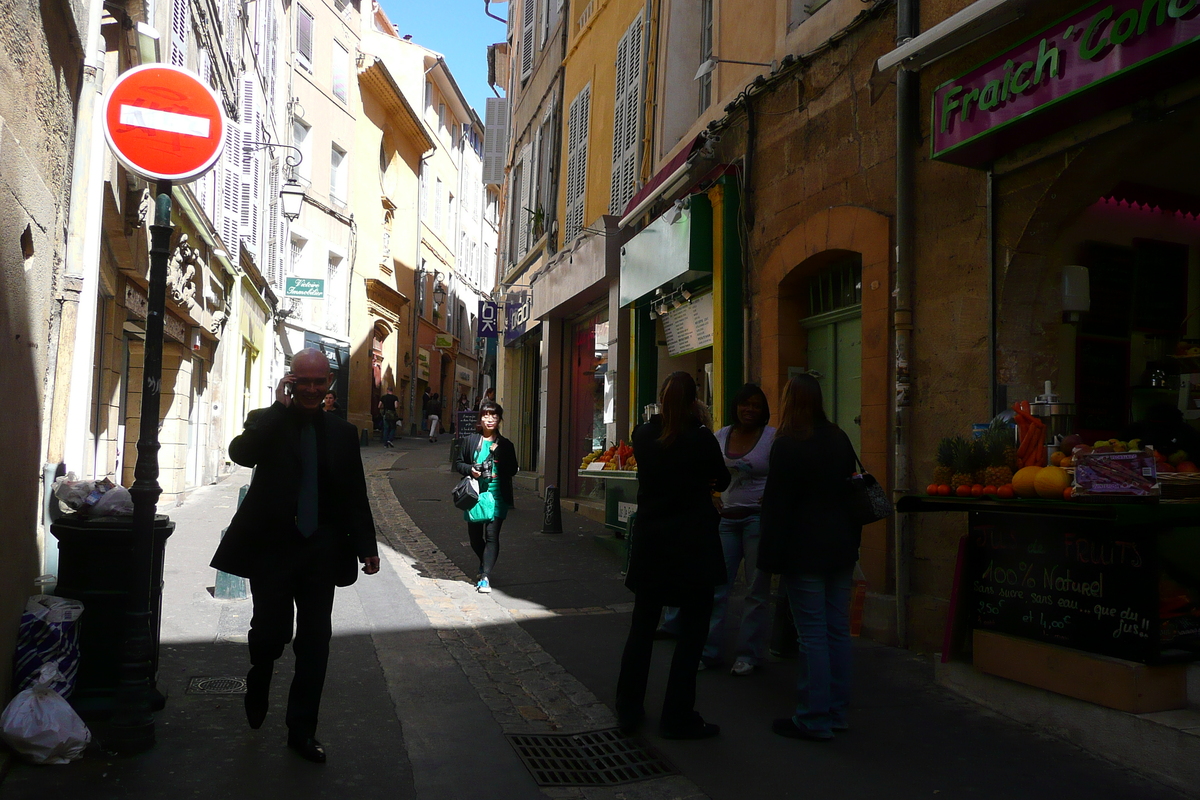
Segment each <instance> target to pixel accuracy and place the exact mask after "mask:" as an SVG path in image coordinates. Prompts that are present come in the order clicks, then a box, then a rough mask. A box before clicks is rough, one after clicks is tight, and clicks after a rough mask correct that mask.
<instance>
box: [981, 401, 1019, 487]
mask: <svg viewBox="0 0 1200 800" xmlns="http://www.w3.org/2000/svg"><path fill="white" fill-rule="evenodd" d="M984 436H985V437H987V438H988V439H991V438H995V439H997V440H999V441H1001V442H1003V443H1004V460H1003V461H1000V462H994V464H993V465H995V466H998V465H1000V464H1003V465H1004V466H1006V467H1008V471H1009V474H1010V475H1011V474H1012V473H1015V472H1016V471H1017V470H1018V469H1019V468H1020V466H1021V465H1020V463H1019V462H1018V461H1017V437H1016V432H1015V431H1014V430H1013V426H1012V423H1011V422H1010V421H1009V420H1007V419H1004V418H1003V417H1001V416H1000V415H996V416H995V417H993V418H992V422H991V424H990V425H988V429H987V431H985V432H984ZM1005 483H1009V481H1005ZM996 485H997V486H1002V485H1003V484H1000V483H997V484H996Z"/></svg>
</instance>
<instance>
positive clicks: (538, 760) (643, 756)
mask: <svg viewBox="0 0 1200 800" xmlns="http://www.w3.org/2000/svg"><path fill="white" fill-rule="evenodd" d="M505 738H507V739H508V741H509V744H511V745H512V746H513V749H514V750H516V751H517V755H519V756H520V757H521V762H522V763H523V764H525V768H526V769H528V770H529V773H530V774H531V775H533V779H534V781H536V782H537V785H538V786H613V785H616V784H621V783H633V782H634V781H645V780H650V779H651V778H660V777H662V776H664V775H677V774H679V771H678V770H677V769H675V768H674V767H673V766H671V765H670V764H669V763H667V762H666V761H665V760H664V759H663V757H662V756H660V755H659V754H658V753H656V752H654V751H653V750H651V749H650V748H649V747H647V746H646V745H644V744H642V743H641V742H639V741H637V740H636V739H630V738H628V737H626V736H624V735H622V734H621V732H620V731H618V730H617V729H616V728H610V729H607V730H602V731H590V732H588V733H539V734H525V733H506V734H505Z"/></svg>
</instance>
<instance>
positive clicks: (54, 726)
mask: <svg viewBox="0 0 1200 800" xmlns="http://www.w3.org/2000/svg"><path fill="white" fill-rule="evenodd" d="M61 678H62V676H61V675H59V672H58V667H56V666H55V665H53V664H46V665H44V666H43V667H42V668H41V670H39V671H38V681H37V683H36V684H35V685H34V686H32V687H30V688H28V689H26V690H24V691H22V692H18V693H17V696H16V697H14V698H13V699H12V702H10V703H9V704H8V708H6V709H4V713H3V714H0V738H3V739H4V741H5V742H7V743H8V746H9V747H11V748H12V749H13V750H16V751H17V752H18V753H20V754H21V756H22V757H23V758H24V759H25V760H26V761H30V762H32V763H34V764H68V763H70V762H72V761H75V760H76V759H79V758H82V757H83V751H84V750H86V749H87V746H88V743H89V742H91V741H92V732H91V731H89V730H88V727H87V725H85V724H84V723H83V720H82V719H80V718H79V715H78V714H76V713H75V709H73V708H71V705H70V703H68V702H67V701H66V700H64V699H63V698H62V695H60V694H59V693H58V692H56V691H54V690H53V689H51V688H50V684H51V683H53V682H54V681H55V680H60V679H61Z"/></svg>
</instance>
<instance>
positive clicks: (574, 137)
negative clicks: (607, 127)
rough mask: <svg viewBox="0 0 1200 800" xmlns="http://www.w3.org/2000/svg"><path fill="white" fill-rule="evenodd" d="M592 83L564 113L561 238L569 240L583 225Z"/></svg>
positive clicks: (564, 240)
mask: <svg viewBox="0 0 1200 800" xmlns="http://www.w3.org/2000/svg"><path fill="white" fill-rule="evenodd" d="M591 95H592V87H591V86H586V87H584V89H583V91H581V92H580V93H579V94H577V95H576V96H575V99H574V100H572V101H571V108H570V111H569V113H568V115H567V207H566V214H565V218H564V219H563V231H564V238H563V242H564V243H566V242H570V241H571V240H572V239H574V238H575V237H576V236H577V235H579V232H580V231H581V230H583V225H584V211H585V208H584V206H585V205H586V199H587V133H588V130H587V129H588V119H589V115H590V114H589V112H590V110H591V109H590V106H591Z"/></svg>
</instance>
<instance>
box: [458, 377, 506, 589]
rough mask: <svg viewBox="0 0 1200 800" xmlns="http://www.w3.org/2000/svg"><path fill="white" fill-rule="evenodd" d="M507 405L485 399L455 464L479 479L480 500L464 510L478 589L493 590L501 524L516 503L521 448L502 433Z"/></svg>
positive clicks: (461, 470) (462, 472)
mask: <svg viewBox="0 0 1200 800" xmlns="http://www.w3.org/2000/svg"><path fill="white" fill-rule="evenodd" d="M502 419H504V409H503V408H502V407H501V406H500V404H499V403H497V402H495V401H491V400H487V401H484V402H483V403H481V404H480V406H479V425H478V427H477V428H476V432H475V433H473V434H471V435H470V436H468V437H467V438H466V440H465V441H464V442H463V445H462V449H461V450H460V451H459V456H458V461H457V463H455V465H454V468H455V469H456V470H458V472H459V474H460V475H470V476H471V477H472V478H475V479H477V480H478V481H479V502H478V503H476V504H475V505H474V506H473V507H472V508H471V509H469V510H467V511H464V512H463V517H464V518H465V519H466V521H467V534H468V535H469V536H470V539H471V549H472V550H474V551H475V555H477V556H479V578H478V580H477V581H476V582H475V590H476V591H478V592H482V593H484V594H486V593H488V592H490V591H492V583H491V575H492V569H493V568H495V566H496V558H497V557H498V556H499V555H500V527H501V526H502V525H503V524H504V518H505V517H506V516H508V509H510V508H512V507H513V489H512V478H513V475H515V474H517V469H518V467H517V451H516V448H514V447H513V443H512V442H510V441H509V440H508V439H505V438H504V437H503V436H502V435H501V434H500V421H501V420H502Z"/></svg>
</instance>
